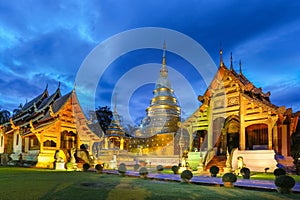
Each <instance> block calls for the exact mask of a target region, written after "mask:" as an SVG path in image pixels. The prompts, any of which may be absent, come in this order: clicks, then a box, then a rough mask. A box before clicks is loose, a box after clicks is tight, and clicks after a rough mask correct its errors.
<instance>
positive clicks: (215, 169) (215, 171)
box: [209, 165, 220, 177]
mask: <svg viewBox="0 0 300 200" xmlns="http://www.w3.org/2000/svg"><path fill="white" fill-rule="evenodd" d="M219 171H220V169H219V167H217V166H216V165H214V166H211V167H210V169H209V172H210V174H211V176H212V177H216V176H217V174H218V173H219Z"/></svg>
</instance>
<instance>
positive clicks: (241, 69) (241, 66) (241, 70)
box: [239, 60, 242, 74]
mask: <svg viewBox="0 0 300 200" xmlns="http://www.w3.org/2000/svg"><path fill="white" fill-rule="evenodd" d="M239 65H240V74H242V61H241V60H240V63H239Z"/></svg>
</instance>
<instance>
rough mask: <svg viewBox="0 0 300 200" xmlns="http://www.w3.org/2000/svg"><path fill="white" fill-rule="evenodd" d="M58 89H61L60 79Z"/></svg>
mask: <svg viewBox="0 0 300 200" xmlns="http://www.w3.org/2000/svg"><path fill="white" fill-rule="evenodd" d="M58 89H60V81H58Z"/></svg>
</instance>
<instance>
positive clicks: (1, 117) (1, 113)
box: [0, 108, 10, 124]
mask: <svg viewBox="0 0 300 200" xmlns="http://www.w3.org/2000/svg"><path fill="white" fill-rule="evenodd" d="M9 118H10V112H9V111H8V110H2V109H1V108H0V124H4V123H5V122H8V121H9Z"/></svg>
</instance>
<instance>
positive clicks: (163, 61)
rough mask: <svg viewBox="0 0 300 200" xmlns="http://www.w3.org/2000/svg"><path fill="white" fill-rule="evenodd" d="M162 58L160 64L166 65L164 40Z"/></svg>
mask: <svg viewBox="0 0 300 200" xmlns="http://www.w3.org/2000/svg"><path fill="white" fill-rule="evenodd" d="M163 51H164V52H163V60H162V65H164V66H165V65H166V64H167V63H166V41H164V46H163Z"/></svg>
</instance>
